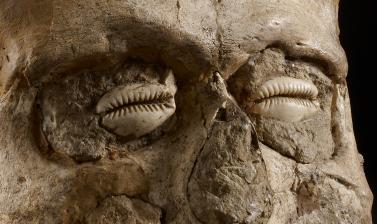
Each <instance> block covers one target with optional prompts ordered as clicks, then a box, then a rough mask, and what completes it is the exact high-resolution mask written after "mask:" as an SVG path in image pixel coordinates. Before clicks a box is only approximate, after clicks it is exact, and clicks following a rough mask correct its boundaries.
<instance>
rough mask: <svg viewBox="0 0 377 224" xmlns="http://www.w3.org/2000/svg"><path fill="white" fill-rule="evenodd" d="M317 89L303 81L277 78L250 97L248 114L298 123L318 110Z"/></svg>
mask: <svg viewBox="0 0 377 224" xmlns="http://www.w3.org/2000/svg"><path fill="white" fill-rule="evenodd" d="M317 95H318V89H317V87H316V86H315V85H314V84H312V83H310V82H308V81H305V80H301V79H295V78H290V77H278V78H275V79H272V80H269V81H267V82H265V83H264V84H263V85H262V86H261V87H260V88H259V89H258V91H257V92H256V94H254V96H252V99H255V100H254V101H253V102H251V103H252V104H253V105H252V106H251V107H250V110H249V112H251V113H254V114H260V115H263V116H267V117H272V118H276V119H279V120H282V121H287V122H298V121H301V120H303V119H305V118H307V117H310V116H312V115H313V114H315V113H316V112H317V111H318V110H319V104H318V102H317V101H316V100H315V99H316V98H317Z"/></svg>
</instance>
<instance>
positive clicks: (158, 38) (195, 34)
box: [0, 0, 346, 76]
mask: <svg viewBox="0 0 377 224" xmlns="http://www.w3.org/2000/svg"><path fill="white" fill-rule="evenodd" d="M0 6H1V7H0V10H2V12H1V17H2V21H1V23H2V24H1V28H2V29H4V28H5V29H8V30H9V32H2V34H3V36H4V34H7V35H6V38H8V39H12V41H13V42H16V43H15V44H16V45H18V47H17V48H13V50H14V49H18V50H19V51H20V52H19V53H18V54H15V55H18V56H19V57H21V55H22V54H28V55H27V56H25V55H24V56H23V58H27V60H31V61H29V62H28V64H29V65H30V71H31V74H32V75H35V76H38V75H41V74H44V73H45V72H46V71H47V70H48V69H51V68H53V67H55V66H57V65H58V64H61V63H65V62H69V61H72V60H76V59H77V58H82V57H87V56H90V55H107V54H109V53H112V54H118V53H119V54H123V53H127V52H131V51H133V52H137V49H144V50H145V49H148V50H147V52H157V53H158V54H161V55H163V56H164V57H166V58H173V59H172V60H175V61H176V62H177V63H180V64H182V65H183V66H185V67H186V69H188V70H192V71H199V70H201V69H208V68H209V67H216V68H217V69H219V70H223V73H224V74H227V73H231V72H232V71H233V70H234V69H235V68H237V66H238V65H239V64H240V63H243V61H244V60H245V58H247V57H248V56H249V55H250V54H252V53H255V52H258V51H260V50H262V49H264V48H266V47H268V46H271V45H279V46H280V47H281V48H284V49H285V50H286V51H287V53H288V54H292V56H294V57H317V58H318V60H321V61H325V62H326V63H328V64H329V67H331V69H332V72H333V73H339V74H336V75H345V73H346V63H345V57H344V53H343V50H342V49H341V47H340V46H339V42H338V36H337V35H338V28H337V5H336V4H335V3H334V2H333V1H332V0H305V1H303V0H284V1H281V0H270V1H265V0H237V1H236V0H219V1H212V0H211V1H210V0H191V1H182V0H159V1H157V0H156V1H147V0H129V1H108V0H106V1H105V0H80V1H74V0H55V1H51V0H44V1H43V0H41V1H32V2H31V1H26V0H20V1H10V0H8V1H3V2H2V3H0ZM12 10H13V11H12ZM15 21H16V22H15ZM9 28H13V29H14V30H11V29H9ZM9 33H11V34H9ZM8 34H9V35H8ZM6 38H4V37H3V39H5V41H4V42H7V40H6ZM8 42H9V41H8ZM21 49H22V50H21Z"/></svg>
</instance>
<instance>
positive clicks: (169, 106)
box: [96, 71, 176, 138]
mask: <svg viewBox="0 0 377 224" xmlns="http://www.w3.org/2000/svg"><path fill="white" fill-rule="evenodd" d="M175 92H176V86H175V82H174V76H173V73H172V71H169V74H168V77H167V79H166V81H165V83H164V84H145V83H138V84H129V85H123V86H118V87H116V88H114V89H112V90H110V91H109V92H107V93H106V94H105V95H104V96H103V97H102V98H101V99H100V100H99V102H98V103H97V106H96V112H97V113H99V114H101V117H102V118H101V124H102V126H103V127H104V128H106V129H107V130H109V131H111V132H113V133H115V134H117V135H120V136H124V137H130V138H139V137H141V136H143V135H145V134H148V133H150V132H151V131H153V130H155V129H156V128H157V127H159V126H160V125H162V124H163V123H164V122H165V121H166V120H167V119H168V118H169V117H171V116H172V115H173V114H174V112H175V108H176V106H175V100H174V95H175Z"/></svg>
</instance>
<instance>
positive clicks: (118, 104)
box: [38, 59, 177, 162]
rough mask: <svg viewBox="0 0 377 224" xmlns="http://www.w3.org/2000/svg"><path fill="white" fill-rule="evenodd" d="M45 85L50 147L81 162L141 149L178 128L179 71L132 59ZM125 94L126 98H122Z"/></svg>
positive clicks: (44, 126)
mask: <svg viewBox="0 0 377 224" xmlns="http://www.w3.org/2000/svg"><path fill="white" fill-rule="evenodd" d="M60 74H61V75H59V76H58V75H56V76H54V79H51V80H48V81H46V82H44V83H43V85H42V86H41V89H40V92H39V95H38V104H39V105H40V107H39V111H40V116H41V118H42V122H41V124H40V129H41V131H42V133H43V135H44V136H45V139H46V141H47V142H48V144H49V146H50V147H49V148H51V149H52V150H54V151H56V152H60V153H62V154H66V155H68V156H70V157H72V158H74V159H75V160H76V161H80V162H86V161H93V160H97V159H100V158H102V157H104V156H106V155H108V153H109V150H110V149H111V150H113V149H116V151H117V152H118V153H120V154H121V153H122V151H127V152H128V151H136V150H138V149H141V148H144V147H146V146H148V145H150V144H153V143H154V142H156V141H158V140H159V139H161V138H163V137H164V136H166V135H168V133H170V131H171V130H173V129H174V128H175V127H176V125H175V124H176V123H175V122H176V121H177V120H176V116H173V115H174V114H175V110H176V103H175V94H176V92H177V87H176V84H175V77H174V74H173V72H172V71H171V70H170V69H168V68H166V67H165V66H162V65H160V64H154V63H147V62H144V61H142V60H131V59H130V60H127V61H125V62H122V64H121V65H117V66H116V67H115V66H109V67H103V68H102V69H97V68H95V69H92V70H89V69H88V70H83V71H79V72H76V73H73V72H70V71H67V72H62V73H60ZM122 97H123V98H122Z"/></svg>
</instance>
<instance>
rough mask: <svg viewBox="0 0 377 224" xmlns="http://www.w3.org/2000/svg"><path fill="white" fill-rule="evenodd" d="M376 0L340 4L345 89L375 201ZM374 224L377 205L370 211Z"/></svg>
mask: <svg viewBox="0 0 377 224" xmlns="http://www.w3.org/2000/svg"><path fill="white" fill-rule="evenodd" d="M375 1H376V0H369V1H368V0H341V3H340V15H339V17H340V30H341V35H340V39H341V43H342V46H343V48H344V49H345V51H346V53H347V57H348V63H349V73H348V78H347V80H348V85H349V91H350V96H351V104H352V114H353V122H354V129H355V135H356V141H357V145H358V148H359V151H360V153H361V154H363V156H364V161H365V162H364V168H365V172H366V176H367V179H368V182H369V186H370V187H371V189H372V191H373V194H374V195H376V198H377V175H376V169H377V165H375V164H376V163H377V161H374V160H377V157H376V154H377V152H376V150H377V147H376V144H377V135H376V133H377V131H376V130H377V125H376V122H375V121H376V118H374V116H377V114H376V104H377V99H376V98H375V97H376V95H377V94H376V92H377V81H376V80H377V76H376V75H377V60H376V59H377V51H376V47H375V45H376V44H377V38H376V36H375V34H374V33H376V32H377V7H376V3H374V2H375ZM372 215H373V220H374V222H373V223H377V205H376V203H374V207H373V210H372Z"/></svg>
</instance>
